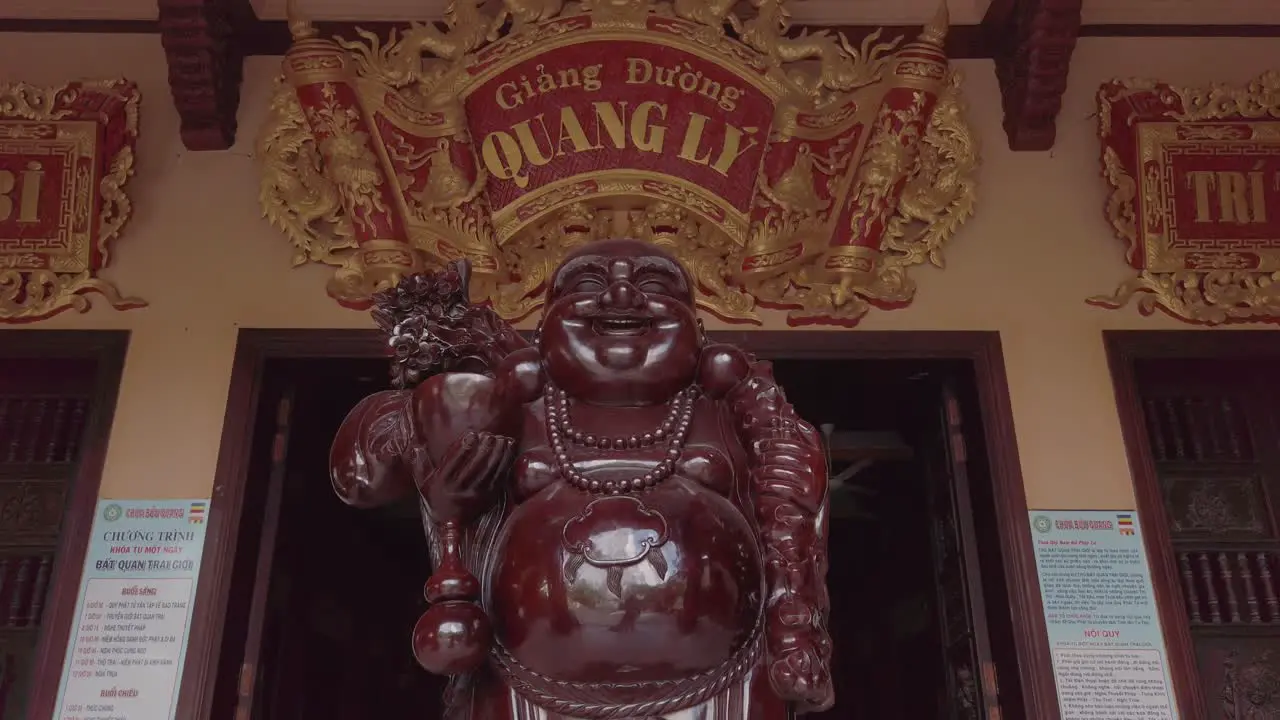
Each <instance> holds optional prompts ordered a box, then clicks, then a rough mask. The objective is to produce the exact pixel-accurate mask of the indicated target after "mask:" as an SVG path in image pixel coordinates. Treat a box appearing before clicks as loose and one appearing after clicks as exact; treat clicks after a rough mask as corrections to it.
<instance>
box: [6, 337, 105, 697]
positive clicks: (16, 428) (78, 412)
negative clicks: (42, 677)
mask: <svg viewBox="0 0 1280 720" xmlns="http://www.w3.org/2000/svg"><path fill="white" fill-rule="evenodd" d="M94 369H95V368H94V365H93V362H92V361H79V360H51V359H47V358H41V359H8V358H0V718H3V720H11V719H17V718H22V717H25V716H26V709H25V707H24V703H25V698H26V688H27V684H28V681H29V680H30V678H29V667H30V663H31V661H32V656H33V653H34V651H35V646H36V640H37V637H38V631H39V628H40V619H41V616H42V614H43V612H44V607H45V601H46V595H47V593H48V588H49V581H50V576H51V575H52V571H53V564H54V560H55V556H56V550H57V546H58V535H59V532H60V530H61V528H62V518H63V514H64V512H65V509H66V503H67V498H68V493H69V491H70V486H71V479H72V478H73V477H74V472H75V465H76V461H77V460H78V459H79V456H80V448H81V444H82V442H83V436H84V431H85V424H86V420H87V418H88V414H89V406H90V399H91V397H92V391H93V383H94V380H95V373H94Z"/></svg>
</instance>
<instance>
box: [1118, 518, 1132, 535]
mask: <svg viewBox="0 0 1280 720" xmlns="http://www.w3.org/2000/svg"><path fill="white" fill-rule="evenodd" d="M1116 522H1117V524H1118V525H1119V527H1120V534H1121V535H1132V534H1133V515H1116Z"/></svg>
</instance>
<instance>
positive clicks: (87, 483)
mask: <svg viewBox="0 0 1280 720" xmlns="http://www.w3.org/2000/svg"><path fill="white" fill-rule="evenodd" d="M0 337H3V338H4V341H3V342H0V359H18V358H37V359H39V358H74V359H82V358H83V359H90V360H93V362H94V371H95V375H96V377H94V381H93V388H94V389H93V396H92V397H90V398H89V403H90V405H89V415H88V417H87V418H85V428H84V436H83V438H82V439H81V445H80V457H79V458H78V459H77V461H76V468H75V470H74V472H73V475H72V479H71V488H70V490H71V492H70V493H69V494H68V497H67V501H66V506H65V507H66V509H65V510H64V511H63V515H62V527H61V528H60V529H59V531H58V549H57V555H55V560H54V564H53V568H52V570H51V574H50V578H49V588H48V590H46V593H47V594H46V596H45V606H44V614H43V616H42V617H41V619H40V635H39V638H38V639H37V640H36V652H35V656H34V662H33V664H32V668H31V673H32V674H31V678H32V681H31V686H30V687H29V688H28V689H27V709H28V711H29V716H30V717H33V718H41V717H46V718H47V717H53V716H54V714H55V712H54V711H55V710H56V708H55V705H56V703H57V702H58V697H57V696H58V685H59V684H60V683H61V681H62V672H63V670H64V668H63V663H64V661H65V660H66V655H67V643H68V642H69V641H70V639H71V629H72V626H73V625H75V621H76V618H75V612H76V600H77V599H78V598H79V595H80V577H81V574H82V573H83V571H84V559H85V554H86V553H87V552H88V551H89V534H90V532H91V531H92V529H93V516H94V514H95V512H96V508H97V507H98V489H99V488H100V487H101V485H102V468H103V465H104V463H105V462H106V457H107V440H108V437H109V435H110V432H111V421H112V418H113V417H114V416H115V411H116V399H117V397H118V396H119V394H120V376H121V375H122V374H123V372H124V358H125V352H126V350H127V349H128V347H129V331H128V330H0Z"/></svg>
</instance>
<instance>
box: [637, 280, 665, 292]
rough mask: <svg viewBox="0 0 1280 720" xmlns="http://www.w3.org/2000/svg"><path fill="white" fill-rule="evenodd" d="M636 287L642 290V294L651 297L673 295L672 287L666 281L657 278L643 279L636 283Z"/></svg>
mask: <svg viewBox="0 0 1280 720" xmlns="http://www.w3.org/2000/svg"><path fill="white" fill-rule="evenodd" d="M636 287H638V288H640V292H643V293H648V294H651V295H669V294H671V286H670V285H669V284H668V283H667V281H666V280H663V279H662V278H657V277H648V278H642V279H641V280H640V282H638V283H636Z"/></svg>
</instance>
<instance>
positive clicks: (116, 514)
mask: <svg viewBox="0 0 1280 720" xmlns="http://www.w3.org/2000/svg"><path fill="white" fill-rule="evenodd" d="M123 514H124V511H123V510H121V509H120V506H119V505H116V504H114V503H112V504H111V505H108V506H106V507H105V508H103V509H102V519H103V520H106V521H107V522H115V521H117V520H119V519H120V516H121V515H123Z"/></svg>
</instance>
